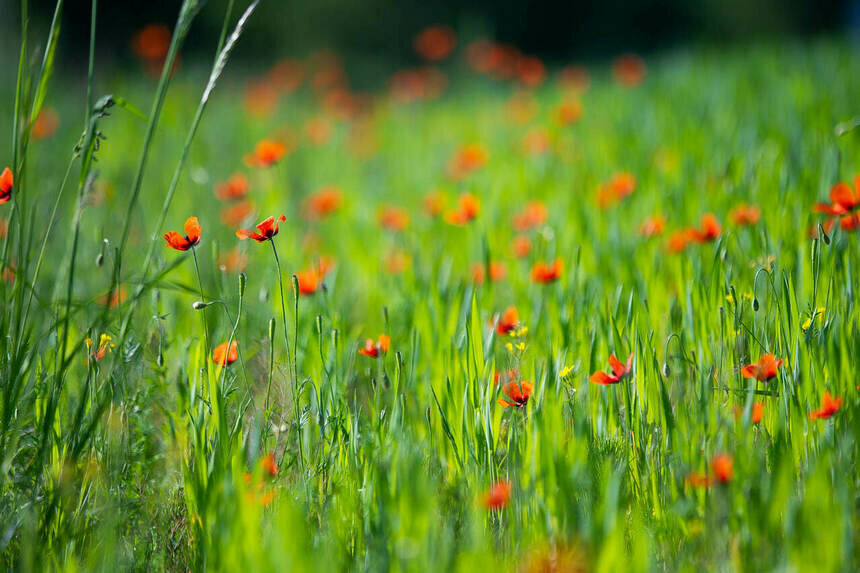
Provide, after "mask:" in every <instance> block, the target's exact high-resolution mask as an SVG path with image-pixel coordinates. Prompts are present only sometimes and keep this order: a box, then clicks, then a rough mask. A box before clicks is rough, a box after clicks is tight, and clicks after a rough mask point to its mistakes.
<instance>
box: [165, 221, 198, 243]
mask: <svg viewBox="0 0 860 573" xmlns="http://www.w3.org/2000/svg"><path fill="white" fill-rule="evenodd" d="M164 240H165V241H167V246H168V247H170V248H171V249H176V250H177V251H187V250H188V249H190V248H191V247H193V246H194V245H197V244H198V243H200V223H199V222H198V221H197V217H189V218H188V219H187V220H186V221H185V236H184V237H183V236H182V235H180V234H179V233H177V232H176V231H168V232H166V233H164Z"/></svg>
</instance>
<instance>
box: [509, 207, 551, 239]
mask: <svg viewBox="0 0 860 573" xmlns="http://www.w3.org/2000/svg"><path fill="white" fill-rule="evenodd" d="M546 219H547V209H546V206H545V205H544V204H543V203H541V202H540V201H530V202H529V203H528V205H526V207H525V209H523V210H522V211H520V212H519V213H517V214H516V215H514V219H513V226H514V229H515V230H516V231H519V232H523V231H528V230H529V229H533V228H535V227H538V226H540V225H543V224H544V223H546Z"/></svg>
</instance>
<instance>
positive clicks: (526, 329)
mask: <svg viewBox="0 0 860 573" xmlns="http://www.w3.org/2000/svg"><path fill="white" fill-rule="evenodd" d="M528 333H529V327H528V326H523V327H522V328H520V329H519V330H518V331H517V332H516V336H518V337H520V338H522V337H523V336H525V335H526V334H528Z"/></svg>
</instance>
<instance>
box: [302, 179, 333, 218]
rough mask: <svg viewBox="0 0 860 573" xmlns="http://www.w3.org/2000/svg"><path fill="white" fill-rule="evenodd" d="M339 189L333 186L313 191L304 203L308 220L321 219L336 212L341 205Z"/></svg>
mask: <svg viewBox="0 0 860 573" xmlns="http://www.w3.org/2000/svg"><path fill="white" fill-rule="evenodd" d="M341 197H342V195H341V192H340V189H338V188H337V187H334V186H330V187H323V188H321V189H318V190H317V191H314V192H313V193H312V194H311V195H310V196H309V197H308V199H307V202H306V203H305V213H306V217H307V218H308V219H312V220H314V219H322V218H323V217H325V216H326V215H330V214H332V213H334V212H335V211H337V210H338V208H339V207H340V203H341Z"/></svg>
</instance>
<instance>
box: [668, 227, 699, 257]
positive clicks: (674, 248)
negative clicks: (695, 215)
mask: <svg viewBox="0 0 860 573" xmlns="http://www.w3.org/2000/svg"><path fill="white" fill-rule="evenodd" d="M692 240H693V239H692V237H691V229H681V230H679V231H675V232H674V233H672V234H671V235H670V236H669V241H668V242H667V243H666V250H667V251H669V252H670V253H674V254H678V253H680V252H683V251H684V249H686V248H687V245H689V244H690V242H691V241H692Z"/></svg>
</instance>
